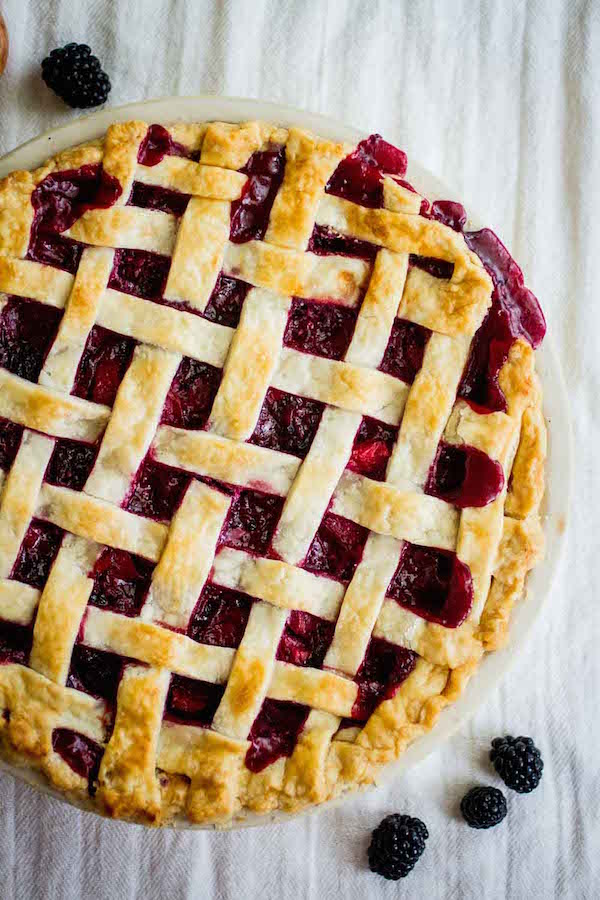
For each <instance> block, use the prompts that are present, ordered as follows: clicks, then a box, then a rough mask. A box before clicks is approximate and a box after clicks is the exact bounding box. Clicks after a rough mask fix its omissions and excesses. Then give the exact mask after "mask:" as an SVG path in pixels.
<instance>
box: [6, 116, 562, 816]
mask: <svg viewBox="0 0 600 900" xmlns="http://www.w3.org/2000/svg"><path fill="white" fill-rule="evenodd" d="M405 173H406V157H405V154H404V153H403V152H401V151H400V150H398V149H396V148H395V147H393V146H391V145H390V144H388V143H386V142H385V141H384V140H383V139H382V138H381V137H380V136H379V135H373V136H371V137H369V138H367V139H366V140H363V141H361V142H360V143H359V144H358V145H357V146H348V145H346V144H344V143H337V142H334V141H330V140H325V139H322V138H320V137H317V136H315V135H313V134H311V133H308V132H306V131H303V130H300V129H298V128H293V127H292V128H289V129H283V128H280V127H276V126H273V125H269V124H265V123H261V122H248V123H243V124H227V123H214V122H212V123H204V124H190V123H176V124H172V125H170V126H168V127H165V126H163V125H158V124H153V125H150V126H148V125H147V124H146V123H143V122H137V121H134V122H127V123H119V124H114V125H112V126H111V127H110V128H109V129H108V131H107V132H106V135H105V136H104V138H103V139H101V140H98V141H95V142H93V143H89V144H85V145H82V146H78V147H74V148H72V149H70V150H67V151H66V152H63V153H60V154H59V155H57V156H55V157H54V158H53V159H50V160H49V161H48V162H47V163H46V164H45V165H43V166H42V167H41V168H40V169H37V170H36V171H33V172H26V171H16V172H13V173H12V174H11V175H9V176H8V177H7V178H5V179H4V180H3V181H1V182H0V292H1V293H0V467H1V471H0V485H1V494H0V747H1V750H0V753H1V755H2V757H3V758H4V759H5V760H8V761H9V762H10V763H11V764H16V765H26V766H32V767H35V768H36V769H38V770H39V771H40V772H41V773H43V775H45V776H46V778H47V779H48V780H49V782H50V783H51V785H52V786H53V787H54V788H56V789H58V790H59V791H62V792H64V794H65V795H66V796H67V798H68V799H69V800H71V801H72V802H73V803H76V804H79V805H83V806H86V807H90V808H93V809H95V810H96V811H98V812H101V813H103V814H105V815H109V816H113V817H121V818H127V819H132V820H135V821H140V822H145V823H148V824H153V825H159V824H163V823H165V822H168V821H170V820H172V819H173V818H174V817H179V818H182V817H183V818H185V817H187V819H188V820H189V821H191V822H193V823H219V824H225V823H230V822H232V821H235V820H237V819H239V818H241V817H244V816H246V815H247V814H248V813H249V812H253V813H261V814H264V813H269V812H271V811H272V810H276V809H281V810H287V811H290V812H291V811H295V810H298V809H301V808H303V807H306V806H309V805H313V804H318V803H321V802H323V801H325V800H328V799H330V798H333V797H336V796H338V795H339V794H341V793H342V792H345V791H347V790H349V789H355V788H357V787H360V786H362V785H366V784H368V783H370V782H371V781H372V780H373V778H374V777H375V775H376V774H377V772H378V770H379V769H380V768H381V766H383V765H384V764H385V763H387V762H389V761H390V760H392V759H395V758H396V757H398V755H399V754H401V753H402V751H403V750H404V749H405V748H406V746H407V745H408V744H409V743H410V742H411V741H413V740H414V739H415V738H417V737H419V736H420V735H422V734H423V733H424V732H425V731H426V730H427V729H429V728H430V727H431V726H432V725H433V724H434V722H435V720H436V718H437V716H438V714H439V713H440V711H441V710H442V709H443V707H445V706H446V705H447V704H449V703H452V701H454V700H455V698H456V697H457V696H458V695H459V694H460V692H461V690H462V689H463V687H464V685H465V684H466V682H467V680H468V679H469V677H470V676H471V675H472V673H473V672H474V670H475V669H476V667H477V664H478V662H479V660H480V659H481V657H482V655H483V653H484V652H485V651H490V650H493V649H494V648H496V647H498V646H499V645H500V644H501V643H502V641H503V639H504V638H505V636H506V632H507V628H508V622H509V617H510V613H511V608H512V607H513V605H514V604H515V602H516V601H518V599H519V598H520V597H521V595H522V594H523V591H524V585H525V578H526V574H527V572H528V570H530V569H531V568H532V567H533V566H534V565H535V563H536V562H537V561H538V559H539V558H540V556H541V552H542V545H543V534H542V529H541V526H540V518H539V506H540V502H541V499H542V495H543V491H544V463H545V455H546V450H545V448H546V431H545V425H544V419H543V415H542V407H541V393H540V385H539V382H538V377H537V375H536V372H535V352H534V351H535V348H536V347H537V346H538V345H539V343H540V341H541V340H542V337H543V335H544V331H545V323H544V318H543V315H542V313H541V311H540V308H539V306H538V303H537V301H536V299H535V297H534V296H533V294H532V293H531V292H530V291H529V290H528V289H527V288H526V287H525V286H524V283H523V275H522V272H521V270H520V269H519V267H518V266H517V264H516V263H515V262H514V260H513V259H512V258H511V256H510V255H509V253H508V251H507V250H506V248H505V247H504V246H503V245H502V243H501V242H500V241H499V239H498V238H497V237H496V236H495V235H494V234H493V233H492V232H491V231H489V230H487V229H484V230H481V231H476V232H473V231H468V230H466V214H465V211H464V209H463V208H462V207H461V206H460V205H459V204H457V203H451V202H445V201H439V202H434V203H431V202H429V201H428V200H426V199H424V198H423V197H422V196H420V195H419V194H418V193H417V192H416V191H415V190H414V188H413V187H412V186H411V185H410V184H409V183H408V182H407V181H406V180H405Z"/></svg>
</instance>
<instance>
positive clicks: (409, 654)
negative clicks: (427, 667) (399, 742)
mask: <svg viewBox="0 0 600 900" xmlns="http://www.w3.org/2000/svg"><path fill="white" fill-rule="evenodd" d="M416 662H417V655H416V653H413V651H412V650H407V649H406V647H399V646H398V645H397V644H390V643H389V642H388V641H386V640H384V639H383V638H371V641H370V643H369V646H368V647H367V652H366V653H365V658H364V659H363V661H362V663H361V665H360V668H359V670H358V672H357V673H356V675H355V676H354V680H355V682H356V683H357V685H358V693H357V695H356V700H355V702H354V706H353V707H352V719H353V720H354V721H355V722H357V721H358V722H366V721H367V719H368V718H369V716H370V715H371V713H372V712H373V710H374V709H375V707H376V706H378V705H379V704H380V703H381V702H382V701H383V700H389V699H390V698H391V697H393V696H394V694H395V693H396V691H397V690H398V688H399V687H400V685H401V684H402V682H403V681H404V680H405V679H406V678H408V676H409V675H410V673H411V672H412V671H413V669H414V667H415V665H416Z"/></svg>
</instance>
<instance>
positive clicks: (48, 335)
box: [0, 297, 61, 381]
mask: <svg viewBox="0 0 600 900" xmlns="http://www.w3.org/2000/svg"><path fill="white" fill-rule="evenodd" d="M60 318H61V313H60V310H58V309H54V307H52V306H47V305H46V304H45V303H37V302H36V301H35V300H21V299H19V298H18V297H10V298H9V299H8V300H7V301H6V302H5V303H4V304H3V307H2V310H1V313H0V366H2V367H3V368H4V369H8V371H9V372H13V373H14V374H15V375H20V376H21V378H26V379H27V380H28V381H37V380H38V377H39V374H40V371H41V369H42V366H43V364H44V360H45V359H46V354H47V353H48V350H49V348H50V345H51V344H52V341H53V340H54V337H55V335H56V332H57V329H58V326H59V323H60Z"/></svg>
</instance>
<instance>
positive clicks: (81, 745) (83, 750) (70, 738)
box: [52, 728, 104, 795]
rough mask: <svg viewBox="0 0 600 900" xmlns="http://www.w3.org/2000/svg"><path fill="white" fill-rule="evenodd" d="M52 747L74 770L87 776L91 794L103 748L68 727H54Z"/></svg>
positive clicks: (83, 776) (93, 790)
mask: <svg viewBox="0 0 600 900" xmlns="http://www.w3.org/2000/svg"><path fill="white" fill-rule="evenodd" d="M52 749H53V750H54V752H55V753H58V755H59V756H62V758H63V759H64V761H65V762H66V763H67V765H69V766H70V767H71V768H72V769H73V771H74V772H77V774H78V775H81V777H82V778H87V781H88V790H89V792H90V794H92V795H93V794H94V793H95V781H96V779H97V778H98V772H99V771H100V763H101V762H102V755H103V753H104V748H103V747H101V746H100V744H97V743H96V742H95V741H92V740H91V739H90V738H88V737H86V736H85V735H84V734H79V733H78V732H77V731H71V729H70V728H56V729H55V730H54V731H53V732H52Z"/></svg>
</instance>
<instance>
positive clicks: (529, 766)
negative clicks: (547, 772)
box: [490, 734, 544, 794]
mask: <svg viewBox="0 0 600 900" xmlns="http://www.w3.org/2000/svg"><path fill="white" fill-rule="evenodd" d="M490 759H491V761H492V762H493V763H494V768H495V769H496V772H497V773H498V775H499V776H500V778H501V779H502V781H503V782H504V784H505V785H506V786H507V787H509V788H511V789H512V790H513V791H517V793H519V794H528V793H529V792H530V791H533V790H534V789H535V788H536V787H537V786H538V784H539V783H540V780H541V777H542V770H543V768H544V761H543V759H542V757H541V755H540V751H539V750H538V748H537V747H536V746H535V744H534V743H533V741H532V739H531V738H530V737H522V736H521V737H516V738H515V737H512V735H510V734H507V735H506V737H503V738H499V737H497V738H494V740H493V741H492V749H491V750H490Z"/></svg>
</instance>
